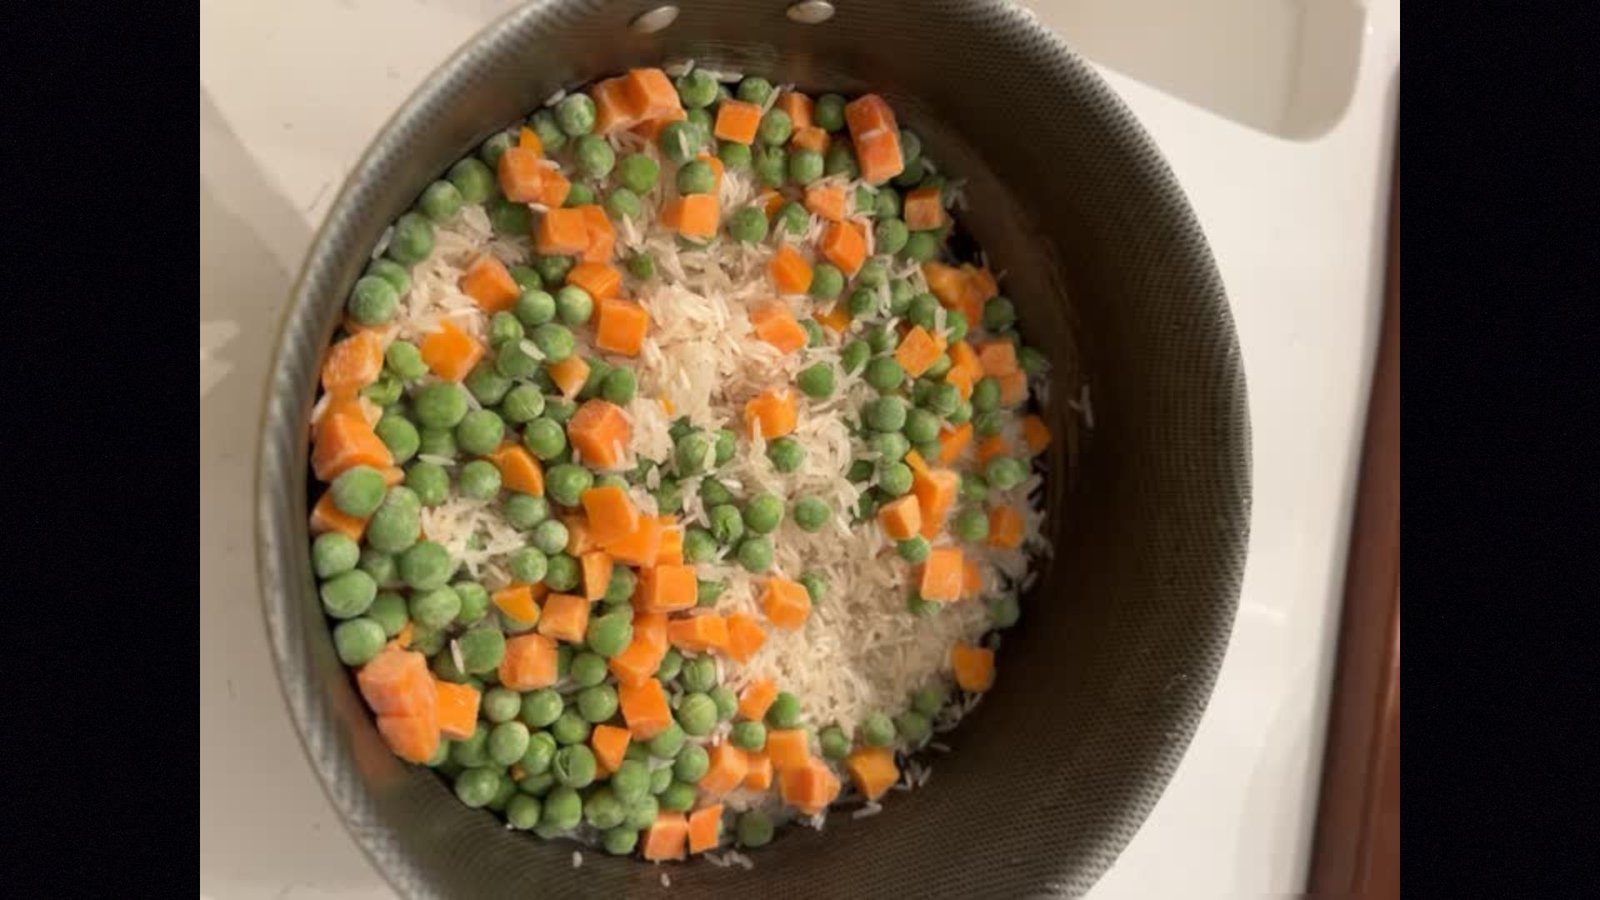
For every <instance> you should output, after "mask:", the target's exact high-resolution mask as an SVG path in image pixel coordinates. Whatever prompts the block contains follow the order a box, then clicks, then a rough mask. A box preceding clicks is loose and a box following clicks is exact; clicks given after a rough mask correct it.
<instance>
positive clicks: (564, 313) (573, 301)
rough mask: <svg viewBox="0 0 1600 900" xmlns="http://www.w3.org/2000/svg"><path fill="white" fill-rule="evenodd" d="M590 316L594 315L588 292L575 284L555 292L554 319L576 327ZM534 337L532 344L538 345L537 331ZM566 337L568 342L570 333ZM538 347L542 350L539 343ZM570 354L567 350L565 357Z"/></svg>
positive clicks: (542, 347) (591, 299) (563, 357)
mask: <svg viewBox="0 0 1600 900" xmlns="http://www.w3.org/2000/svg"><path fill="white" fill-rule="evenodd" d="M592 315H594V298H593V297H590V296H589V292H588V291H586V290H584V289H583V288H581V287H578V286H577V285H575V284H569V285H566V286H565V287H563V288H561V289H560V290H558V291H556V317H557V318H559V319H560V320H561V321H562V322H563V323H564V324H567V325H571V326H573V327H577V326H579V325H582V324H584V323H586V322H588V321H589V318H590V316H592ZM563 330H565V329H563ZM534 335H535V338H534V342H535V343H539V341H538V337H537V335H538V331H537V330H535V331H534ZM567 337H568V339H569V340H570V339H571V337H572V335H571V333H570V332H568V333H567ZM547 339H548V338H547ZM539 347H540V349H544V345H543V344H542V343H539ZM571 354H572V351H571V349H570V348H569V349H568V350H567V353H566V356H570V355H571ZM566 356H562V357H561V358H562V359H565V358H566ZM552 358H553V357H552Z"/></svg>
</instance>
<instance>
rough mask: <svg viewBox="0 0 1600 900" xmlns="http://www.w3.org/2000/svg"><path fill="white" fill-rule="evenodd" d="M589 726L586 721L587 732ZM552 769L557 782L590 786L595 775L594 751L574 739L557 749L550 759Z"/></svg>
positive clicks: (576, 786) (572, 785)
mask: <svg viewBox="0 0 1600 900" xmlns="http://www.w3.org/2000/svg"><path fill="white" fill-rule="evenodd" d="M588 727H589V726H588V724H587V723H585V724H584V728H585V730H586V732H587V729H588ZM557 740H558V741H559V740H560V738H559V737H558V738H557ZM550 771H551V773H552V774H554V775H555V776H556V783H557V784H564V785H567V786H568V787H574V788H582V787H588V786H589V785H590V784H591V783H593V782H594V777H595V759H594V751H592V750H590V749H589V748H588V747H586V746H584V745H583V744H581V743H578V742H576V741H574V742H572V743H570V744H568V745H567V746H565V747H562V748H561V749H560V750H557V751H556V755H555V758H554V759H552V760H551V761H550Z"/></svg>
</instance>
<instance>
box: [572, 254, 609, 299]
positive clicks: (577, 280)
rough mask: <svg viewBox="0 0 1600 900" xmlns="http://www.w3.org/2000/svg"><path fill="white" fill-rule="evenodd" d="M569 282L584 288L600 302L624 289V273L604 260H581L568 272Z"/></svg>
mask: <svg viewBox="0 0 1600 900" xmlns="http://www.w3.org/2000/svg"><path fill="white" fill-rule="evenodd" d="M567 284H575V285H577V286H578V287H581V288H583V289H584V291H585V292H586V293H588V295H589V296H590V297H593V298H594V300H595V302H596V303H598V302H600V301H601V300H605V299H608V298H610V297H615V296H617V294H618V293H620V292H621V291H622V273H621V272H620V271H618V270H617V267H616V266H612V265H608V264H606V263H603V262H581V263H578V264H577V265H575V266H573V267H572V269H571V270H570V271H568V272H567Z"/></svg>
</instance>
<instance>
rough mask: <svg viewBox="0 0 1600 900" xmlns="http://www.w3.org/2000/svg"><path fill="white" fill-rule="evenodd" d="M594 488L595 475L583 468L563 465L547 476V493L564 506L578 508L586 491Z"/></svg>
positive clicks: (556, 467)
mask: <svg viewBox="0 0 1600 900" xmlns="http://www.w3.org/2000/svg"><path fill="white" fill-rule="evenodd" d="M593 486H594V475H593V474H591V473H590V472H589V470H588V469H585V468H584V467H582V466H575V465H573V464H571V463H561V464H560V465H556V466H551V467H550V471H549V472H548V473H546V474H545V493H546V494H547V495H548V496H549V497H550V499H551V500H554V501H555V502H556V503H559V504H561V505H562V506H577V505H578V499H579V497H580V496H581V495H582V494H583V492H584V491H586V490H588V489H589V488H591V487H593Z"/></svg>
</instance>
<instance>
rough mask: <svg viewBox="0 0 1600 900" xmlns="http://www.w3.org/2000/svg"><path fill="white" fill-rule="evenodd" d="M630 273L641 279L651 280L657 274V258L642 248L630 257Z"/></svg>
mask: <svg viewBox="0 0 1600 900" xmlns="http://www.w3.org/2000/svg"><path fill="white" fill-rule="evenodd" d="M628 273H629V274H631V275H632V276H633V277H635V278H637V279H639V280H640V281H649V280H650V279H651V278H654V277H655V274H656V258H655V257H654V256H651V255H650V254H649V253H648V252H647V251H644V250H641V251H639V252H638V253H635V254H633V255H632V256H630V257H628Z"/></svg>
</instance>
